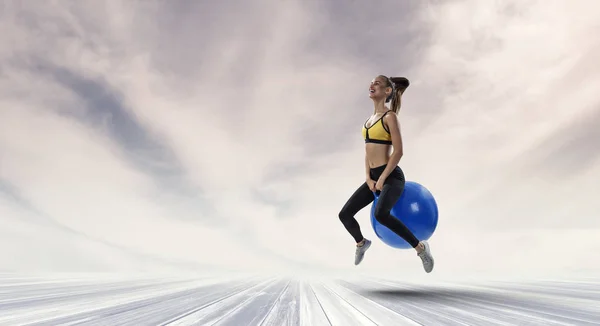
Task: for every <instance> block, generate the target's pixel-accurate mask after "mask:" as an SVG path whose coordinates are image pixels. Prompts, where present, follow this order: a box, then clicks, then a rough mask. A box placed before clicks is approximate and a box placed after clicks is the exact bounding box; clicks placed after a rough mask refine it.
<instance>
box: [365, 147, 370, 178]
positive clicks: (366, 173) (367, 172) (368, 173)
mask: <svg viewBox="0 0 600 326" xmlns="http://www.w3.org/2000/svg"><path fill="white" fill-rule="evenodd" d="M365 178H366V180H370V179H371V168H370V167H369V159H368V158H367V153H365Z"/></svg>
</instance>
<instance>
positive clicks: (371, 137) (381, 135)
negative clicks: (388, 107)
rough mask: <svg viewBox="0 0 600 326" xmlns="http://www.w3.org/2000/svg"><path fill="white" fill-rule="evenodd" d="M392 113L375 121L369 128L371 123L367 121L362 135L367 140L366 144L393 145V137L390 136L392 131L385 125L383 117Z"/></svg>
mask: <svg viewBox="0 0 600 326" xmlns="http://www.w3.org/2000/svg"><path fill="white" fill-rule="evenodd" d="M388 112H390V111H387V112H385V113H384V114H383V115H382V116H381V118H379V119H377V121H375V123H374V124H373V125H372V126H371V127H369V128H367V122H368V121H369V119H367V121H365V124H364V125H363V128H362V135H363V138H364V139H365V143H376V144H387V145H391V144H392V135H391V134H390V131H389V130H388V128H387V127H386V126H385V125H384V124H383V117H385V115H386V114H387V113H388Z"/></svg>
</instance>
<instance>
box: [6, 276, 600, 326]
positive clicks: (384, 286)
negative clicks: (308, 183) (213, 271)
mask: <svg viewBox="0 0 600 326" xmlns="http://www.w3.org/2000/svg"><path fill="white" fill-rule="evenodd" d="M0 325H111V326H116V325H135V326H143V325H228V326H246V325H271V326H285V325H307V326H308V325H310V326H320V325H324V326H328V325H336V326H337V325H339V326H353V325H360V326H369V325H390V326H400V325H486V326H487V325H489V326H492V325H545V326H552V325H600V280H597V281H596V280H585V281H582V280H579V281H569V282H567V281H560V282H559V281H544V282H541V281H540V282H532V283H511V282H495V283H491V282H490V283H486V284H481V283H477V284H469V283H468V282H462V283H460V284H437V285H431V284H429V285H427V284H425V285H423V284H418V283H401V282H398V281H393V280H385V279H375V278H371V279H369V278H367V279H361V280H357V279H353V280H344V279H323V278H321V279H300V278H285V277H273V278H266V277H248V276H236V277H233V276H223V275H222V276H219V277H210V276H203V277H199V278H198V279H192V280H190V279H174V278H171V279H169V278H145V279H135V278H129V279H124V278H123V279H119V278H112V279H111V278H91V277H79V278H76V277H63V278H50V277H24V276H20V277H19V276H14V275H0Z"/></svg>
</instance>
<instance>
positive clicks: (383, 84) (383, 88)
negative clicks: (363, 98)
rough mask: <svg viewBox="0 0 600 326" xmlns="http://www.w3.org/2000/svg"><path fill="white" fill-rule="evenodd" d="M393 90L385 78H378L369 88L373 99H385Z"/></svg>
mask: <svg viewBox="0 0 600 326" xmlns="http://www.w3.org/2000/svg"><path fill="white" fill-rule="evenodd" d="M391 90H392V88H391V87H390V86H387V80H386V79H385V77H382V76H377V77H375V78H374V79H373V80H372V81H371V85H370V86H369V97H370V98H372V99H385V98H387V97H388V95H389V94H390V92H391Z"/></svg>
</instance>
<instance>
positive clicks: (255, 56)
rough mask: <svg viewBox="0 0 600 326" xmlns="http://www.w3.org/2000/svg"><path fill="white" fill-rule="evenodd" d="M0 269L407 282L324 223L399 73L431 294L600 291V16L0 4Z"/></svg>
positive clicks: (354, 180)
mask: <svg viewBox="0 0 600 326" xmlns="http://www.w3.org/2000/svg"><path fill="white" fill-rule="evenodd" d="M1 8H2V10H1V11H0V12H1V13H0V29H1V30H2V31H3V33H0V224H1V225H2V227H1V228H0V261H2V265H1V267H0V269H1V270H2V271H10V272H117V273H123V272H139V271H144V272H145V271H160V272H163V271H166V272H179V271H191V272H192V273H195V272H200V271H202V272H204V271H221V270H251V271H291V272H297V273H300V272H302V271H317V272H319V271H322V272H324V273H325V272H332V273H366V274H369V273H372V274H381V273H389V274H390V275H396V276H398V277H408V276H410V275H413V276H415V275H416V276H418V275H423V274H424V272H423V268H422V265H421V262H420V260H419V258H418V257H417V256H416V254H415V252H414V251H411V250H398V249H393V248H390V247H387V246H386V245H385V244H383V243H382V242H381V241H379V239H377V237H376V236H375V234H374V232H373V229H372V228H371V225H370V222H369V211H370V206H369V207H367V208H365V209H363V210H362V211H361V212H359V213H358V214H357V220H358V221H359V223H360V224H361V228H362V230H363V233H364V235H365V237H367V238H369V239H372V240H373V246H372V247H371V249H370V250H369V251H368V253H367V255H366V257H365V260H364V261H363V263H362V264H361V265H360V266H358V267H357V266H354V264H353V263H354V249H355V244H354V242H353V239H352V237H351V236H350V235H349V234H348V233H347V231H346V230H345V229H344V228H343V226H342V224H341V222H340V221H339V219H338V212H339V210H340V209H341V207H342V206H343V205H344V203H345V201H346V200H347V199H348V197H349V196H350V195H351V194H352V193H353V192H354V190H355V189H356V188H357V187H358V186H360V185H361V183H362V182H364V142H363V140H362V139H361V133H360V128H361V127H362V124H363V123H364V121H365V120H366V119H367V118H368V117H369V116H370V115H371V114H372V112H373V104H372V102H371V100H370V99H369V97H368V92H367V91H368V86H369V83H370V81H371V80H372V79H373V78H374V77H375V76H377V75H379V74H384V75H389V76H405V77H407V78H409V79H410V81H411V86H410V87H409V89H408V90H407V91H406V93H405V94H404V96H403V102H402V110H401V111H400V114H399V122H400V128H401V132H402V137H403V141H404V156H403V157H402V159H401V161H400V164H399V165H400V167H401V168H402V169H403V171H404V173H405V175H406V178H407V180H410V181H416V182H419V183H421V184H423V185H424V186H425V187H427V188H428V189H429V190H430V191H431V192H432V193H433V195H434V196H435V198H436V201H437V204H438V206H439V210H440V216H439V224H438V227H437V229H436V231H435V233H434V235H433V236H432V237H431V239H429V242H430V245H431V249H432V253H433V255H434V257H435V259H436V267H435V270H434V273H432V274H429V275H428V276H427V277H451V276H456V275H468V274H474V273H480V274H482V275H492V274H501V275H517V274H531V275H534V276H536V275H539V276H540V277H541V276H542V275H550V274H565V275H568V274H569V273H579V272H598V271H599V270H600V260H598V259H592V257H591V256H590V254H591V253H594V252H598V251H600V238H599V237H598V234H600V218H599V217H600V216H599V213H598V212H600V201H598V199H597V195H598V193H599V192H600V186H599V185H598V180H599V179H600V154H599V153H600V152H598V151H597V145H596V142H597V141H598V140H599V139H600V128H599V125H600V98H599V97H598V96H597V90H598V89H600V65H598V63H597V58H598V57H600V39H599V38H598V37H597V35H598V33H599V32H600V23H598V19H597V17H599V15H600V4H599V3H597V2H596V1H593V0H585V1H584V0H577V1H570V2H568V3H567V2H565V1H559V0H549V1H544V2H542V1H533V0H526V1H522V0H520V1H502V2H499V1H493V2H492V1H476V0H450V1H438V0H429V1H391V0H389V1H388V0H380V1H372V2H364V1H363V2H360V1H351V2H343V3H342V2H339V1H299V0H289V1H281V2H273V1H262V0H255V1H232V0H223V1H217V2H215V1H210V2H209V1H190V0H180V1H169V2H166V1H153V0H151V1H46V2H37V1H36V2H35V3H34V1H5V2H4V3H3V4H2V5H1Z"/></svg>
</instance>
